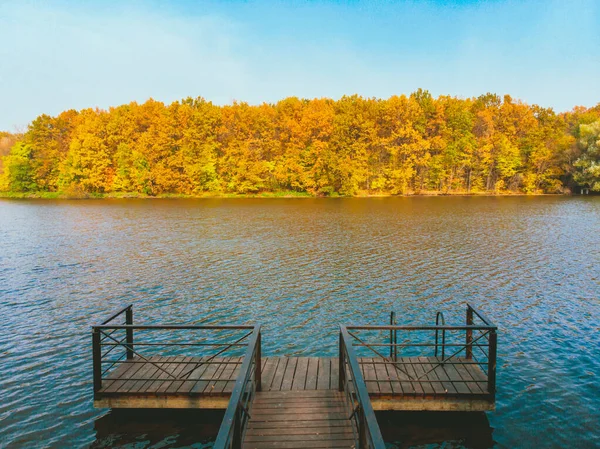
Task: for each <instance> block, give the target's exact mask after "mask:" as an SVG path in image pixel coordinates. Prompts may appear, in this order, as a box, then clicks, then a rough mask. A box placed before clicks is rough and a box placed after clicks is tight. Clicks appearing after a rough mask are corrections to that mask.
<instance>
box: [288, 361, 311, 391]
mask: <svg viewBox="0 0 600 449" xmlns="http://www.w3.org/2000/svg"><path fill="white" fill-rule="evenodd" d="M307 374H308V357H298V361H297V363H296V371H295V372H294V380H293V382H292V390H305V387H306V375H307Z"/></svg>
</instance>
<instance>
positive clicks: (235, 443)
mask: <svg viewBox="0 0 600 449" xmlns="http://www.w3.org/2000/svg"><path fill="white" fill-rule="evenodd" d="M234 419H235V421H234V423H233V438H232V441H231V447H232V448H233V449H241V447H242V408H241V407H240V405H239V404H238V406H237V409H236V411H235V418H234Z"/></svg>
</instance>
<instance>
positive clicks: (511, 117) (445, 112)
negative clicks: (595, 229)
mask: <svg viewBox="0 0 600 449" xmlns="http://www.w3.org/2000/svg"><path fill="white" fill-rule="evenodd" d="M599 136H600V104H599V105H598V106H596V107H594V108H590V109H586V108H575V109H574V110H573V111H571V112H568V113H564V114H556V113H555V112H553V110H552V109H547V108H542V107H539V106H537V105H527V104H524V103H522V102H520V101H515V100H513V99H512V98H511V97H510V96H508V95H507V96H504V98H500V97H499V96H497V95H493V94H486V95H482V96H480V97H478V98H472V99H459V98H455V97H450V96H440V97H438V98H433V97H432V96H431V95H430V94H429V93H428V92H427V91H423V90H418V91H417V92H415V93H413V94H411V95H410V96H404V95H402V96H393V97H391V98H388V99H384V100H382V99H371V98H362V97H360V96H356V95H354V96H345V97H343V98H341V99H340V100H338V101H334V100H330V99H314V100H302V99H298V98H286V99H284V100H282V101H279V102H278V103H276V104H262V105H259V106H251V105H248V104H246V103H234V104H233V105H227V106H216V105H213V104H212V103H210V102H207V101H205V100H204V99H202V98H197V99H192V98H187V99H185V100H183V101H180V102H174V103H172V104H170V105H165V104H163V103H161V102H157V101H154V100H149V101H147V102H146V103H144V104H137V103H130V104H127V105H122V106H118V107H114V108H111V109H110V110H108V111H105V110H99V109H85V110H82V111H75V110H69V111H66V112H63V113H61V114H60V115H58V116H57V117H50V116H47V115H42V116H40V117H38V118H37V119H35V120H34V121H33V122H32V123H31V124H30V125H29V127H28V129H27V131H26V132H25V133H24V134H23V135H22V136H12V135H9V134H7V133H4V134H2V135H0V142H1V141H2V140H1V139H4V141H5V142H7V141H8V142H10V152H9V153H8V154H7V155H5V156H3V157H2V166H1V167H0V170H1V174H0V189H1V190H4V191H9V192H66V193H68V194H75V195H78V194H87V193H93V194H108V193H116V192H125V193H136V194H146V195H161V194H186V195H202V194H206V193H215V194H216V193H242V194H245V193H259V192H278V191H295V192H306V193H309V194H313V195H324V196H327V195H361V194H378V193H387V194H419V193H427V192H432V191H435V192H441V193H458V192H463V193H478V192H497V193H501V192H523V193H565V192H568V191H569V190H571V189H573V188H574V187H576V186H584V187H589V188H591V189H596V190H600V154H599V153H600V150H599V148H600V142H599V139H600V137H599ZM5 146H6V144H5ZM0 147H1V145H0Z"/></svg>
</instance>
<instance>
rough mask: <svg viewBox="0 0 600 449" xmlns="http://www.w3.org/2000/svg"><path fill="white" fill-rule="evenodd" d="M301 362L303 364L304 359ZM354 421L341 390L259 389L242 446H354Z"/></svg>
mask: <svg viewBox="0 0 600 449" xmlns="http://www.w3.org/2000/svg"><path fill="white" fill-rule="evenodd" d="M298 364H301V365H303V363H302V362H299V363H298ZM309 364H310V363H308V364H307V366H308V365H309ZM307 371H308V370H307ZM351 425H352V424H351V421H350V420H349V419H348V412H347V410H346V406H345V402H344V396H343V395H342V394H341V393H339V392H336V391H332V390H304V391H301V390H290V391H278V392H275V391H270V392H259V393H257V394H256V397H255V400H254V403H253V407H252V412H251V418H250V420H249V421H248V426H247V430H246V433H245V436H244V441H243V446H242V447H244V448H259V449H260V448H273V449H275V448H278V449H279V448H283V449H285V448H326V447H347V448H351V447H354V446H355V441H354V434H353V433H352V427H351Z"/></svg>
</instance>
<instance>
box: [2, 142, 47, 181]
mask: <svg viewBox="0 0 600 449" xmlns="http://www.w3.org/2000/svg"><path fill="white" fill-rule="evenodd" d="M32 154H33V149H32V148H31V145H28V144H26V143H23V142H17V143H16V144H15V145H14V146H13V147H12V149H11V151H10V153H9V154H8V156H4V157H3V165H4V173H3V174H2V177H0V189H2V190H5V191H11V192H32V191H36V190H38V185H37V184H36V182H35V180H34V174H35V172H34V166H33V159H32Z"/></svg>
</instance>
